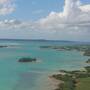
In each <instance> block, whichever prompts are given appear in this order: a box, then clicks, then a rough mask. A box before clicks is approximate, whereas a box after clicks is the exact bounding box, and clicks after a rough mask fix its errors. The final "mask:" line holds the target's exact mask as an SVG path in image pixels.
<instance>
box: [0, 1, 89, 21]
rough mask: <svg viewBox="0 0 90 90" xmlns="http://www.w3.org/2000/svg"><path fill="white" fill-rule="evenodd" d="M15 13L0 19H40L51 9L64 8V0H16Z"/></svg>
mask: <svg viewBox="0 0 90 90" xmlns="http://www.w3.org/2000/svg"><path fill="white" fill-rule="evenodd" d="M81 2H82V4H88V3H90V0H81ZM15 5H16V10H15V12H14V13H12V14H9V15H5V16H1V17H0V19H1V20H2V19H13V18H16V19H20V20H38V19H40V18H43V17H45V16H47V15H48V14H49V13H50V12H51V11H55V12H60V11H62V10H63V6H64V0H15Z"/></svg>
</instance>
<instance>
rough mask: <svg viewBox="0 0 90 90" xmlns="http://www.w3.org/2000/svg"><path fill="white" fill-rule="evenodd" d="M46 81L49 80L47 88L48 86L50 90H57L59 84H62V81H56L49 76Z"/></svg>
mask: <svg viewBox="0 0 90 90" xmlns="http://www.w3.org/2000/svg"><path fill="white" fill-rule="evenodd" d="M48 80H49V86H50V88H51V90H55V89H57V88H58V85H59V84H60V83H62V81H60V80H57V79H55V78H53V77H52V76H49V77H48Z"/></svg>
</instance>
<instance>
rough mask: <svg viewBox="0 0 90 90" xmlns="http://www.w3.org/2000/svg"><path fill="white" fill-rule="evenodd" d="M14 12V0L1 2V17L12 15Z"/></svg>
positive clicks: (0, 0)
mask: <svg viewBox="0 0 90 90" xmlns="http://www.w3.org/2000/svg"><path fill="white" fill-rule="evenodd" d="M14 10H15V6H14V3H13V0H0V15H6V14H9V13H12V12H13V11H14Z"/></svg>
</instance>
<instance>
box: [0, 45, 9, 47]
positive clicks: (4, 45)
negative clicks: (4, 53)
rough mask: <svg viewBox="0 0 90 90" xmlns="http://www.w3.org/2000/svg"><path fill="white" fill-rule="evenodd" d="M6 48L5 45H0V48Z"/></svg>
mask: <svg viewBox="0 0 90 90" xmlns="http://www.w3.org/2000/svg"><path fill="white" fill-rule="evenodd" d="M6 47H8V46H6V45H0V48H6Z"/></svg>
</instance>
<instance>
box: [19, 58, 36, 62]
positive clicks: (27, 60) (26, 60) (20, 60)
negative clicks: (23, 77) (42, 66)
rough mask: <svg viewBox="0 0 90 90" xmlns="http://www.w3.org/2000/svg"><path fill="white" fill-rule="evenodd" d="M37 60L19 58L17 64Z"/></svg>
mask: <svg viewBox="0 0 90 90" xmlns="http://www.w3.org/2000/svg"><path fill="white" fill-rule="evenodd" d="M36 61H37V59H36V58H20V59H19V60H18V62H23V63H26V62H36Z"/></svg>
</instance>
